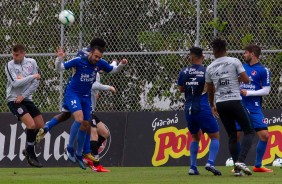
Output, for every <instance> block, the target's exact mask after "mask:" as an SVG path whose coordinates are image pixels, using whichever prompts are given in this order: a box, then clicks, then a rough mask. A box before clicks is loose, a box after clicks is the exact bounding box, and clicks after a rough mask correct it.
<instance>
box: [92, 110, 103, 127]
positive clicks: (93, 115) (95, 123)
mask: <svg viewBox="0 0 282 184" xmlns="http://www.w3.org/2000/svg"><path fill="white" fill-rule="evenodd" d="M100 122H101V120H100V119H99V118H98V117H97V116H96V115H95V114H93V113H92V120H91V126H92V127H97V124H98V123H100Z"/></svg>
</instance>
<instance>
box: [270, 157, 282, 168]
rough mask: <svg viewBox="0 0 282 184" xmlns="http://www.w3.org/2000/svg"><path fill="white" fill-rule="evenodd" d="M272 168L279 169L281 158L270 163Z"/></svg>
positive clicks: (281, 162) (281, 163)
mask: <svg viewBox="0 0 282 184" xmlns="http://www.w3.org/2000/svg"><path fill="white" fill-rule="evenodd" d="M272 166H274V167H281V166H282V158H276V159H275V160H274V161H273V162H272Z"/></svg>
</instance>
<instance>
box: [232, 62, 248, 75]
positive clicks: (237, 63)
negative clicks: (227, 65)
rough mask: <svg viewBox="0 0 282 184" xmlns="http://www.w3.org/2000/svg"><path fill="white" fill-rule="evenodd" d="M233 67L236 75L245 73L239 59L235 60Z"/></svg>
mask: <svg viewBox="0 0 282 184" xmlns="http://www.w3.org/2000/svg"><path fill="white" fill-rule="evenodd" d="M234 65H235V68H236V71H237V74H240V73H242V72H244V71H245V69H244V67H243V65H242V63H241V61H240V60H239V59H237V58H235V60H234Z"/></svg>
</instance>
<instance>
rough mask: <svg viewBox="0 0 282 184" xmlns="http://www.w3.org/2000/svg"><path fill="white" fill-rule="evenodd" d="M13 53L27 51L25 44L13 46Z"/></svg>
mask: <svg viewBox="0 0 282 184" xmlns="http://www.w3.org/2000/svg"><path fill="white" fill-rule="evenodd" d="M12 51H14V52H19V51H25V46H24V45H23V44H16V45H14V46H13V48H12Z"/></svg>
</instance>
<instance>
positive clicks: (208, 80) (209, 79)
mask: <svg viewBox="0 0 282 184" xmlns="http://www.w3.org/2000/svg"><path fill="white" fill-rule="evenodd" d="M208 69H209V67H208V68H207V70H206V72H205V82H207V83H211V82H212V79H211V76H210V74H209V72H208Z"/></svg>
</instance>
